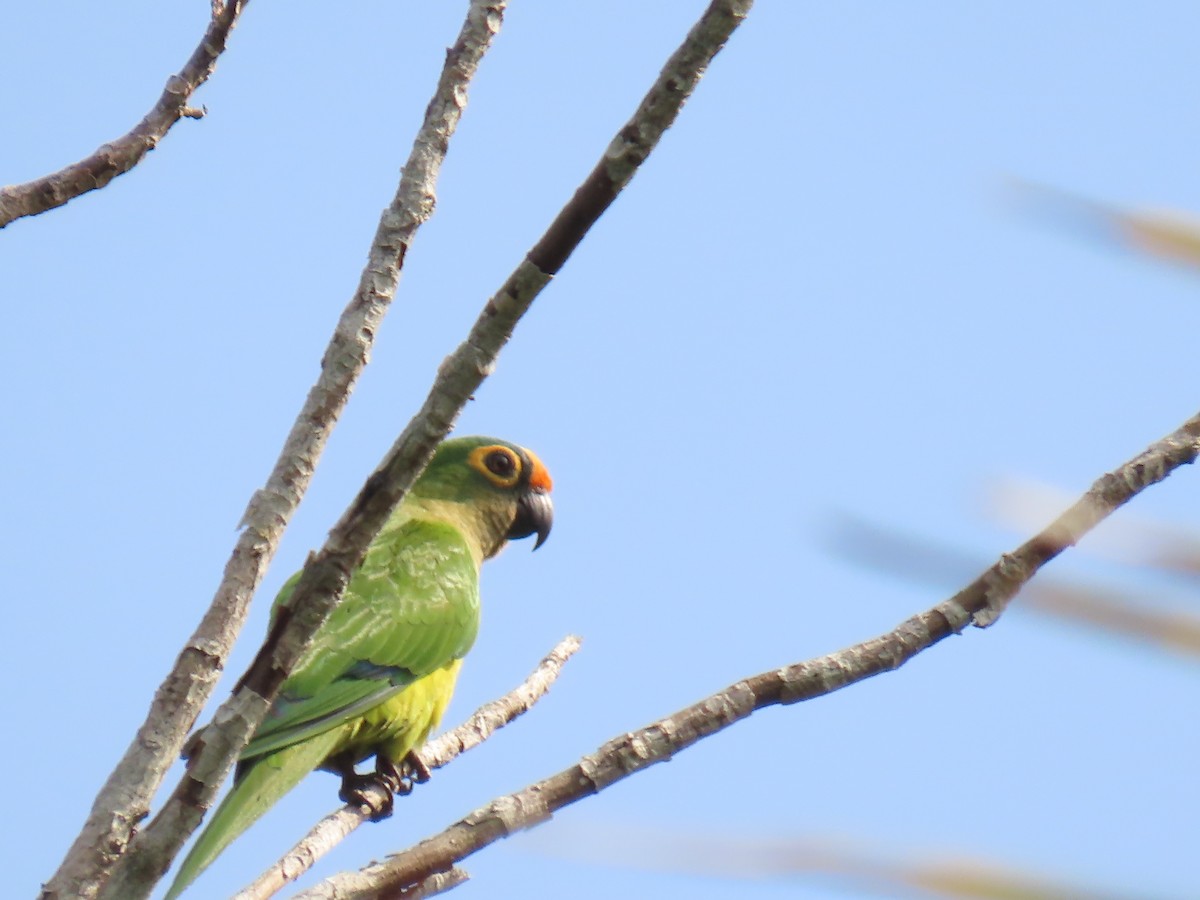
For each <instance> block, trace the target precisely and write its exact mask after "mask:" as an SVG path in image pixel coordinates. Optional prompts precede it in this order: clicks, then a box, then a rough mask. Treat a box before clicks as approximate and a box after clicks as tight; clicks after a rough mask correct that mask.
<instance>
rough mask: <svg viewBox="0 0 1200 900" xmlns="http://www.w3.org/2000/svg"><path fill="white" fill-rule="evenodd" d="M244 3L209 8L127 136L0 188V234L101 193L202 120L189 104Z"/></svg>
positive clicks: (214, 64) (232, 0)
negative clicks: (182, 128)
mask: <svg viewBox="0 0 1200 900" xmlns="http://www.w3.org/2000/svg"><path fill="white" fill-rule="evenodd" d="M247 2H249V0H226V2H225V3H224V4H216V3H214V4H213V11H212V19H211V20H210V21H209V23H208V28H207V29H206V30H205V32H204V37H203V38H201V40H200V43H199V44H198V45H197V46H196V49H195V50H193V51H192V55H191V57H190V58H189V59H188V61H187V62H186V63H185V64H184V66H183V68H182V69H180V70H179V71H178V72H177V73H175V74H174V75H172V76H171V77H170V78H168V79H167V84H166V86H165V87H164V88H163V92H162V94H161V95H159V98H158V102H157V103H155V104H154V106H153V107H152V108H151V110H150V112H148V113H146V116H145V118H143V119H142V121H140V122H138V124H137V125H135V126H134V128H133V130H131V131H130V132H129V133H128V134H124V135H122V136H121V137H119V138H117V139H116V140H115V141H112V142H111V143H108V144H101V145H100V147H98V148H97V149H96V150H95V151H94V152H93V153H92V155H91V156H89V157H87V158H86V159H82V160H80V161H79V162H77V163H72V164H71V165H69V166H67V167H66V168H64V169H60V170H59V171H57V172H52V173H50V174H49V175H43V176H42V177H41V178H35V179H34V180H33V181H27V182H25V183H24V184H11V185H7V186H6V187H2V188H0V228H3V227H4V226H5V225H7V224H9V223H10V222H12V221H14V220H16V219H20V218H23V217H25V216H35V215H37V214H38V213H43V212H46V211H47V210H50V209H54V208H55V207H59V206H62V205H63V204H64V203H67V202H68V201H70V200H74V199H75V198H76V197H78V196H80V195H81V194H86V193H88V192H89V191H94V190H98V189H99V188H102V187H104V186H105V185H106V184H108V183H109V182H110V181H112V180H113V179H114V178H116V177H117V176H118V175H124V174H125V173H126V172H128V171H129V170H130V169H132V168H133V167H134V166H136V165H137V164H138V163H140V162H141V161H142V159H143V158H144V157H145V156H146V154H147V153H149V152H150V151H151V150H153V149H154V148H155V147H156V146H157V145H158V142H159V141H160V140H162V138H163V137H164V136H165V135H166V133H167V132H168V131H170V130H171V126H173V125H174V124H175V123H176V122H178V121H179V120H180V119H181V118H190V119H199V118H201V117H202V116H203V115H204V113H203V112H202V111H200V110H197V109H193V108H192V107H190V106H188V100H189V99H191V96H192V94H194V93H195V92H196V89H197V88H198V87H200V85H202V84H204V82H206V81H207V80H208V76H210V75H211V74H212V73H213V70H214V69H215V68H216V67H217V57H219V56H220V55H221V53H222V52H224V50H225V44H226V42H227V41H228V40H229V35H230V32H232V31H233V27H234V25H236V24H237V20H238V16H239V15H240V14H241V12H242V10H243V9H245V7H246V3H247Z"/></svg>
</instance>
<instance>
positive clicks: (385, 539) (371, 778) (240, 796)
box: [167, 437, 553, 900]
mask: <svg viewBox="0 0 1200 900" xmlns="http://www.w3.org/2000/svg"><path fill="white" fill-rule="evenodd" d="M550 489H551V481H550V475H549V473H547V471H546V469H545V467H544V466H543V465H542V463H541V461H540V460H539V459H538V458H537V457H536V456H535V455H534V454H532V453H530V452H529V451H528V450H525V449H523V448H521V447H518V446H516V445H514V444H509V443H507V442H505V441H500V440H496V439H495V438H486V437H465V438H457V439H454V440H449V441H446V442H444V443H443V444H442V445H441V446H440V447H438V449H437V451H436V452H435V453H434V455H433V459H432V460H431V461H430V463H429V466H428V468H426V470H425V472H424V474H423V475H421V477H420V478H419V479H417V481H416V483H415V484H413V486H412V489H411V490H410V491H409V493H408V496H407V497H406V498H405V500H404V502H403V503H401V505H400V507H399V508H398V509H397V510H396V512H395V513H394V514H393V516H392V518H391V519H390V520H389V521H388V523H387V525H386V526H384V528H383V530H382V531H381V532H380V533H379V536H378V537H377V538H375V541H374V542H373V543H372V544H371V546H370V548H369V549H368V550H367V555H366V558H365V559H364V560H363V563H362V565H361V566H360V567H359V568H358V570H357V571H355V573H354V575H353V576H352V577H351V579H350V584H349V586H348V587H347V588H346V593H345V596H344V597H343V598H342V601H341V603H339V604H338V606H337V607H336V608H335V609H334V610H333V613H332V614H331V615H330V617H329V618H328V619H327V620H326V622H325V624H324V625H323V626H322V627H321V628H320V629H319V630H318V631H317V633H316V635H315V637H314V638H313V642H312V645H311V646H310V647H309V648H308V650H307V651H306V652H305V654H304V656H303V657H302V658H301V659H300V661H299V663H298V664H297V665H296V668H295V671H293V672H292V674H291V676H289V677H288V679H287V680H286V681H285V682H284V683H283V686H282V687H281V688H280V691H279V695H278V697H277V698H276V699H275V702H274V704H272V706H271V709H270V711H269V712H268V714H267V717H266V718H265V719H264V720H263V722H262V724H261V725H260V726H259V727H258V730H257V731H256V732H255V733H254V737H253V738H251V740H250V742H249V743H248V744H247V745H246V748H245V749H244V750H243V751H242V754H241V758H240V761H239V763H238V766H237V770H236V773H235V775H234V781H233V788H232V790H231V791H230V792H229V794H228V796H226V797H225V799H224V801H222V803H221V805H220V806H219V807H218V808H217V810H216V812H215V813H214V814H213V816H212V819H211V821H210V822H209V824H208V826H207V828H205V830H204V832H203V833H202V834H201V835H200V837H199V839H198V840H197V841H196V844H195V845H194V846H193V847H192V849H191V852H189V853H188V856H187V858H186V859H185V860H184V862H183V865H182V867H181V868H180V870H179V874H178V875H177V876H176V877H175V882H174V883H173V884H172V885H171V889H170V890H169V891H168V892H167V898H168V900H171V898H174V897H177V896H178V895H179V894H180V893H181V892H182V891H183V890H184V889H185V888H186V887H187V886H188V885H189V884H191V883H192V882H193V881H194V880H195V879H196V877H197V876H198V875H199V874H200V873H201V872H202V871H203V870H204V869H205V868H207V867H208V865H209V864H210V863H211V862H212V861H213V860H214V859H215V858H216V857H217V855H218V854H220V853H221V851H222V850H224V849H225V847H227V846H228V845H229V843H230V842H231V841H233V840H234V838H236V837H237V836H238V835H240V834H241V833H242V832H243V831H245V830H246V829H247V828H248V827H250V825H251V824H252V823H254V822H255V821H256V820H257V819H258V818H259V817H260V816H262V814H263V813H265V812H266V811H267V810H268V809H269V808H270V807H271V806H272V805H273V804H274V803H275V802H276V801H278V800H279V798H280V797H282V796H283V795H284V794H286V793H287V792H288V791H290V790H291V789H292V788H293V787H295V786H296V785H297V784H298V783H299V782H300V780H301V779H302V778H304V776H305V775H307V774H308V773H309V772H311V771H312V770H313V769H318V768H319V769H325V770H328V771H331V772H335V773H337V774H339V775H341V776H342V788H341V792H340V794H339V796H340V797H341V798H342V799H343V800H345V801H347V802H355V801H357V800H358V799H360V797H361V794H360V793H358V792H361V791H362V790H363V788H364V787H365V786H366V785H367V784H371V783H377V784H383V785H385V786H387V787H388V788H389V789H390V790H392V791H396V790H399V789H402V788H403V787H405V786H406V779H405V777H404V768H403V767H404V764H405V762H406V760H408V761H409V762H410V763H411V762H412V758H411V757H412V753H413V751H414V750H415V749H417V748H419V747H420V746H421V745H422V744H423V743H424V742H425V740H426V738H427V737H428V736H429V732H430V731H431V730H432V729H433V728H434V727H435V726H436V725H437V723H438V721H439V720H440V719H441V717H442V713H444V712H445V710H446V706H447V704H448V703H449V702H450V695H451V694H452V693H453V692H454V682H455V679H456V678H457V677H458V670H459V667H460V666H461V665H462V659H463V657H464V656H465V655H466V653H467V651H468V650H470V649H471V644H472V643H474V641H475V634H476V632H477V631H478V628H479V567H480V564H481V563H482V562H483V561H484V560H485V559H488V558H489V557H492V556H495V555H496V554H497V553H498V552H499V551H500V549H501V547H503V546H504V543H505V541H507V540H510V539H517V538H524V537H528V536H530V535H532V534H536V535H537V542H536V543H535V544H534V549H535V550H536V549H537V548H538V547H540V546H541V544H542V542H543V541H545V540H546V537H547V536H548V535H549V534H550V525H551V522H552V519H553V506H552V505H551V502H550ZM298 578H299V576H298V575H297V576H295V577H293V578H292V579H291V580H290V581H289V582H288V583H287V584H286V585H284V587H283V589H282V590H281V591H280V592H279V597H278V598H277V599H276V601H275V606H274V608H273V610H272V618H274V614H275V612H276V611H278V609H279V608H280V606H281V604H284V603H286V602H287V600H288V598H289V597H290V596H291V592H292V589H293V587H294V585H295V583H296V581H297V579H298ZM370 756H374V757H375V771H374V772H372V773H367V774H358V773H357V771H356V770H355V765H356V764H357V763H360V762H362V761H363V760H365V759H367V758H368V757H370ZM422 769H423V767H417V770H416V780H423V778H424V777H428V772H427V771H422ZM384 814H385V815H386V811H385V813H384Z"/></svg>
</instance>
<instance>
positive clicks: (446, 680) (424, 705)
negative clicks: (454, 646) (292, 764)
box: [330, 659, 462, 762]
mask: <svg viewBox="0 0 1200 900" xmlns="http://www.w3.org/2000/svg"><path fill="white" fill-rule="evenodd" d="M460 668H462V660H461V659H456V660H455V661H454V662H452V663H450V665H448V666H445V667H443V668H441V669H438V670H437V671H435V672H431V673H430V674H428V675H426V676H425V677H424V678H420V679H418V680H417V681H414V682H413V683H412V684H410V685H409V686H408V687H406V688H405V689H404V690H402V691H401V692H400V693H398V694H397V695H396V696H394V697H392V698H391V699H389V700H385V701H384V702H383V703H381V704H379V705H378V706H376V707H374V708H373V709H370V710H368V711H367V712H366V713H364V714H363V716H362V718H360V719H357V720H355V721H353V722H347V723H346V724H345V725H343V726H342V727H341V729H340V730H341V731H342V734H341V735H339V737H338V740H337V742H336V749H335V750H334V751H333V752H332V753H330V756H334V755H337V754H340V753H344V752H346V751H349V752H350V753H351V754H352V755H353V757H354V759H355V760H356V761H362V760H364V759H366V758H367V757H368V756H371V755H372V754H373V753H377V752H382V753H384V754H385V755H386V756H388V757H390V758H391V759H393V760H395V761H397V762H399V761H400V760H401V759H403V758H404V756H405V754H407V753H408V751H409V750H412V749H414V748H419V747H420V746H421V745H422V744H424V743H425V741H426V740H427V739H428V737H429V733H430V732H431V731H433V729H434V728H436V727H437V725H438V723H439V722H440V721H441V720H442V716H443V715H444V714H445V712H446V707H447V706H448V705H449V704H450V697H451V696H452V695H453V694H454V684H455V682H456V681H457V679H458V670H459V669H460Z"/></svg>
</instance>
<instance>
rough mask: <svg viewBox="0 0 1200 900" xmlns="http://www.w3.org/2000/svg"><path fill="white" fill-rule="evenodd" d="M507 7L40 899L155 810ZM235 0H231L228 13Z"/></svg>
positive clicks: (384, 223) (468, 45)
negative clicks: (141, 717)
mask: <svg viewBox="0 0 1200 900" xmlns="http://www.w3.org/2000/svg"><path fill="white" fill-rule="evenodd" d="M504 5H505V4H504V3H503V2H473V3H472V4H471V8H470V12H469V13H468V16H467V21H466V23H465V24H464V26H463V30H462V33H461V34H460V35H459V37H458V41H457V43H456V44H455V46H454V48H453V49H452V50H451V51H450V53H449V55H448V56H447V59H446V64H445V67H444V68H443V70H442V75H441V78H440V80H439V82H438V85H437V89H436V91H435V93H434V96H433V99H432V101H431V102H430V105H429V107H428V109H427V110H426V114H425V120H424V122H423V124H422V125H421V128H420V130H419V131H418V133H417V137H416V139H415V141H414V143H413V148H412V152H411V154H410V155H409V158H408V162H407V163H406V164H405V166H404V169H403V175H402V177H401V179H400V184H399V187H398V188H397V190H396V195H395V197H394V198H393V200H392V202H391V204H390V205H389V206H388V208H387V209H386V210H385V211H384V213H383V215H382V217H381V219H380V222H379V226H378V229H377V230H376V233H375V238H374V240H373V242H372V245H371V249H370V251H369V255H368V260H367V264H366V267H365V268H364V270H363V273H362V277H361V278H360V281H359V285H358V289H357V291H356V292H355V294H354V297H353V298H352V299H351V300H350V303H349V305H348V306H347V307H346V309H345V310H344V311H343V313H342V315H341V318H340V319H339V320H338V323H337V326H336V328H335V330H334V334H333V336H332V338H331V340H330V342H329V346H328V347H327V348H326V350H325V353H324V356H323V357H322V360H321V371H320V374H319V375H318V378H317V382H316V384H315V385H313V387H312V389H311V390H310V392H309V395H308V398H307V400H306V401H305V404H304V407H303V409H301V411H300V414H299V415H298V416H297V417H296V422H295V424H294V425H293V426H292V430H291V433H290V434H289V435H288V437H287V440H286V442H285V444H284V447H283V450H282V452H281V453H280V456H279V459H278V460H277V461H276V463H275V467H274V469H273V470H272V472H271V474H270V476H269V478H268V479H267V482H266V485H265V486H264V487H263V488H262V489H260V490H259V491H257V492H256V493H255V495H254V496H253V498H251V501H250V504H249V506H248V508H247V510H246V512H245V515H244V516H243V517H242V522H241V524H242V526H243V530H242V532H241V534H240V535H239V537H238V540H237V543H236V546H235V547H234V550H233V553H232V555H231V556H230V559H229V562H228V563H227V564H226V566H225V572H224V576H223V577H222V580H221V583H220V585H219V586H218V588H217V592H216V595H215V596H214V598H213V601H212V605H211V606H210V608H209V610H208V612H207V613H206V614H205V616H204V618H203V620H202V621H201V622H200V625H199V626H198V627H197V629H196V631H195V632H194V633H193V634H192V636H191V637H190V638H189V639H188V642H187V644H186V645H185V646H184V648H183V650H182V652H181V653H180V655H179V657H178V659H177V660H176V662H175V665H174V667H173V668H172V670H171V672H170V673H169V674H168V675H167V677H166V679H165V680H164V681H163V683H162V684H161V685H160V686H159V688H158V690H157V692H156V693H155V695H154V699H153V701H152V702H151V705H150V710H149V712H148V714H147V716H146V720H145V722H144V723H143V724H142V726H141V727H140V728H139V729H138V732H137V735H136V736H135V738H134V740H133V743H132V744H130V746H129V748H128V749H127V750H126V751H125V755H124V756H123V757H122V758H121V760H120V762H119V763H118V764H117V766H116V768H115V769H114V770H113V772H112V774H111V775H110V776H109V778H108V780H107V781H106V782H105V784H104V786H103V788H101V790H100V793H99V794H98V795H97V797H96V799H95V801H94V803H93V805H92V809H91V812H90V813H89V816H88V820H87V823H86V824H85V825H84V828H83V830H82V831H81V832H80V834H79V836H78V838H76V840H75V842H74V844H73V845H72V847H71V849H70V850H69V851H68V853H67V856H66V858H65V859H64V861H63V863H62V865H61V866H60V867H59V870H58V871H57V872H56V873H55V875H54V876H53V878H51V880H50V881H49V882H47V884H46V885H45V886H44V888H43V891H42V897H44V898H46V900H53V898H64V900H65V898H76V897H79V898H90V897H95V896H96V895H97V892H98V891H99V890H100V886H101V885H102V884H103V883H104V882H105V881H106V880H107V878H108V877H109V875H110V873H111V871H112V869H113V867H114V866H115V865H116V863H117V861H118V860H119V859H120V858H121V856H122V854H123V853H124V852H125V849H126V847H127V846H128V844H129V842H130V838H131V836H132V833H133V830H134V827H135V826H136V825H137V823H138V822H139V821H140V820H142V819H143V818H145V817H146V815H147V813H148V811H149V804H150V800H151V798H152V797H153V795H154V792H155V791H156V790H157V789H158V787H159V785H160V784H161V782H162V779H163V777H164V776H165V774H166V771H167V769H168V768H169V767H170V765H171V763H172V762H173V761H174V760H175V759H177V758H178V756H179V752H180V749H181V748H182V746H183V742H184V739H185V738H186V737H187V733H188V730H189V729H190V728H191V727H192V725H193V724H194V723H195V721H196V717H197V716H198V715H199V713H200V710H201V709H202V708H203V706H204V704H205V702H207V700H208V698H209V696H210V695H211V693H212V691H213V688H214V687H215V685H216V682H217V679H218V678H219V677H220V674H221V670H222V669H223V668H224V666H225V661H226V659H227V658H228V656H229V652H230V650H231V649H232V647H233V642H234V640H235V639H236V638H237V635H238V633H239V632H240V631H241V629H242V626H243V624H244V623H245V620H246V614H247V611H248V609H249V604H250V599H251V597H252V596H253V594H254V591H255V590H256V589H257V587H258V585H259V582H260V581H261V580H262V577H263V575H264V574H265V573H266V570H267V566H268V565H269V564H270V561H271V559H272V557H273V556H274V555H275V551H276V549H277V547H278V544H279V539H280V537H281V536H282V534H283V530H284V528H286V526H287V524H288V522H289V521H290V520H291V517H292V515H293V513H294V512H295V511H296V508H297V507H298V506H299V504H300V500H301V498H302V497H303V495H304V492H305V491H306V490H307V488H308V485H309V482H310V481H311V479H312V474H313V471H314V470H315V468H316V465H317V461H318V460H319V458H320V456H321V453H322V452H323V451H324V449H325V444H326V442H327V441H328V438H329V435H330V433H331V432H332V430H333V427H334V425H335V424H336V422H337V420H338V417H339V416H340V415H341V412H342V410H343V409H344V408H345V405H346V402H347V400H348V399H349V396H350V392H351V390H352V389H353V387H354V384H355V382H356V381H357V380H358V376H359V375H360V374H361V372H362V370H363V368H365V366H366V364H367V360H368V358H369V355H370V351H371V348H372V346H373V344H374V340H375V334H376V331H377V330H378V327H379V324H380V322H381V321H382V319H383V316H384V314H385V313H386V312H387V310H388V308H389V306H390V305H391V301H392V298H393V296H394V295H395V292H396V288H397V286H398V284H399V281H400V272H401V268H402V266H403V263H404V255H405V252H406V250H407V248H408V246H409V245H410V244H411V242H412V240H413V237H414V236H415V234H416V232H417V230H418V228H420V226H421V225H422V224H423V223H424V222H425V221H426V220H427V219H428V218H429V217H430V216H431V215H432V214H433V208H434V189H435V186H436V184H437V177H438V173H439V172H440V170H441V165H442V161H443V159H444V158H445V154H446V150H447V147H448V145H449V141H450V138H451V136H452V135H453V134H454V131H455V129H456V127H457V125H458V121H459V119H460V118H461V116H462V113H463V109H464V108H465V106H466V102H467V93H466V91H467V86H468V84H469V83H470V80H471V78H472V77H473V76H474V74H475V71H476V69H477V68H478V65H479V61H480V59H481V58H482V56H483V54H484V53H485V52H486V50H487V48H488V47H489V46H490V44H491V41H492V39H493V38H494V37H495V34H496V32H497V31H498V30H499V27H500V22H501V12H502V10H503V8H504ZM236 8H238V7H237V5H236V4H232V3H231V4H229V5H227V6H226V7H225V10H226V11H228V10H233V9H236ZM202 46H203V45H202ZM198 52H199V51H198ZM193 827H194V826H193ZM126 896H134V894H128V895H126Z"/></svg>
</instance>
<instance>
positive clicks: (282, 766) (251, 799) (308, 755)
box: [165, 728, 341, 900]
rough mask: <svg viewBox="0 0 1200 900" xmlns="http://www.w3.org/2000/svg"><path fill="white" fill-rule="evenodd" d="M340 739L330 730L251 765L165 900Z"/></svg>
mask: <svg viewBox="0 0 1200 900" xmlns="http://www.w3.org/2000/svg"><path fill="white" fill-rule="evenodd" d="M340 736H341V730H340V729H337V728H334V729H331V730H330V731H327V732H326V733H325V734H320V735H316V736H315V737H311V738H309V739H308V740H305V741H301V742H300V743H298V744H293V745H292V746H291V747H285V748H283V749H282V750H276V751H275V752H274V753H271V754H269V755H267V756H264V757H262V758H261V759H259V760H258V761H257V762H256V763H254V765H253V766H252V767H251V768H250V769H249V770H248V771H247V772H246V774H245V775H243V776H242V777H241V779H240V780H238V781H237V782H236V783H235V784H234V786H233V789H232V790H231V791H230V792H229V794H228V795H226V797H225V799H224V800H222V801H221V805H220V806H218V807H217V811H216V812H215V813H213V816H212V819H210V820H209V823H208V825H207V827H205V829H204V831H203V832H202V833H201V834H200V837H199V838H198V839H197V840H196V843H195V844H193V845H192V849H191V850H190V851H188V855H187V858H186V859H184V861H183V865H182V866H180V868H179V874H178V875H176V876H175V881H174V882H172V884H171V889H170V890H169V891H167V895H166V898H165V900H175V898H176V897H178V896H179V895H180V894H182V893H183V892H184V890H186V889H187V887H188V885H190V884H191V883H192V882H193V881H195V880H196V879H197V878H198V877H199V875H200V873H201V872H203V871H204V870H205V869H207V868H208V867H209V865H210V864H211V863H212V861H213V860H214V859H216V858H217V857H218V856H219V855H220V854H221V851H222V850H224V849H225V848H226V847H228V846H229V845H230V843H232V842H233V840H234V838H236V837H237V836H238V835H240V834H241V833H242V832H243V831H245V830H246V829H247V828H249V827H250V826H251V825H253V824H254V823H255V822H257V821H258V820H259V818H261V817H262V815H263V813H265V812H266V811H267V810H268V809H270V808H271V807H272V806H274V805H275V803H276V802H277V801H278V800H279V798H280V797H282V796H283V795H284V794H286V793H287V792H288V791H290V790H291V789H292V788H294V787H295V786H296V785H297V784H299V783H300V781H301V780H302V779H303V778H304V776H305V775H307V774H308V773H309V772H311V771H312V770H313V769H315V768H316V767H317V766H319V765H320V764H321V763H322V762H323V761H324V759H325V757H326V756H328V755H329V752H330V751H331V750H332V749H333V746H334V744H335V742H336V741H337V739H338V738H339V737H340Z"/></svg>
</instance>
